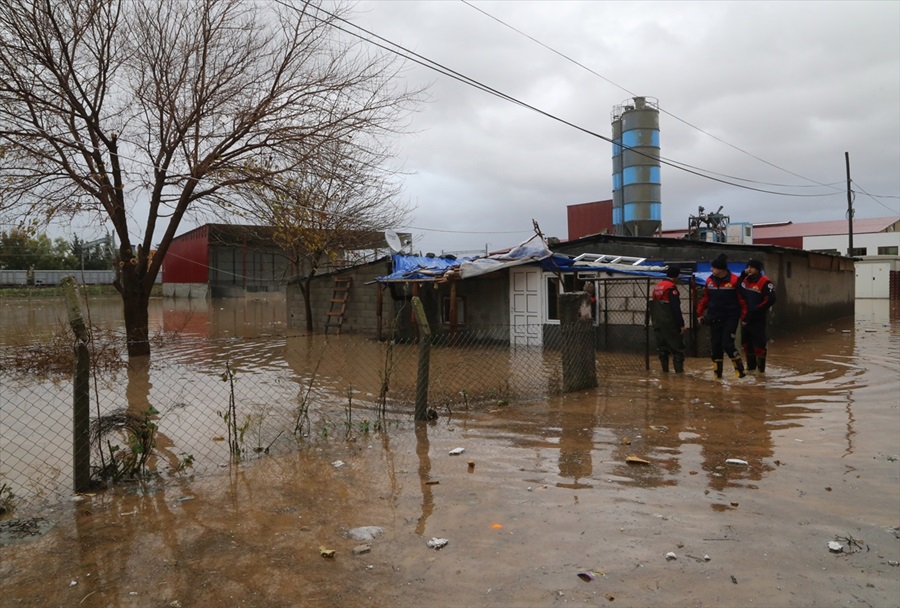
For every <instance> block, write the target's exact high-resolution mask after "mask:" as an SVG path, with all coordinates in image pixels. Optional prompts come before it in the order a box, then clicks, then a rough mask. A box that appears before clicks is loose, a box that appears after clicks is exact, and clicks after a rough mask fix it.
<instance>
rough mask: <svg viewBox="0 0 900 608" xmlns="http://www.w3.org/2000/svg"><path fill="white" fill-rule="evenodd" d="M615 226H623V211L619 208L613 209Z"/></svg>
mask: <svg viewBox="0 0 900 608" xmlns="http://www.w3.org/2000/svg"><path fill="white" fill-rule="evenodd" d="M612 211H613V217H612V219H613V224H614V225H616V226H619V225H621V224H622V209H621V208H619V207H613V210H612Z"/></svg>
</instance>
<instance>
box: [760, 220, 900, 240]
mask: <svg viewBox="0 0 900 608" xmlns="http://www.w3.org/2000/svg"><path fill="white" fill-rule="evenodd" d="M896 222H900V218H898V217H876V218H868V219H859V218H857V219H854V220H853V233H854V234H871V233H876V232H884V231H885V229H886V228H888V227H890V226H891V225H892V224H894V223H896ZM848 230H849V225H848V223H847V220H832V221H828V222H804V223H800V224H779V225H774V226H765V225H757V224H754V225H753V239H754V240H756V239H777V238H784V237H790V236H831V235H835V234H847V232H848Z"/></svg>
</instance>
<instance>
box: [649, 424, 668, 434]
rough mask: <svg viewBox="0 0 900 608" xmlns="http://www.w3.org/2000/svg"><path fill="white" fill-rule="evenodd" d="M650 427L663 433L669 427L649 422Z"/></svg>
mask: <svg viewBox="0 0 900 608" xmlns="http://www.w3.org/2000/svg"><path fill="white" fill-rule="evenodd" d="M650 428H651V429H653V430H654V431H659V432H660V433H665V432H666V431H668V430H669V427H667V426H665V425H662V424H651V425H650Z"/></svg>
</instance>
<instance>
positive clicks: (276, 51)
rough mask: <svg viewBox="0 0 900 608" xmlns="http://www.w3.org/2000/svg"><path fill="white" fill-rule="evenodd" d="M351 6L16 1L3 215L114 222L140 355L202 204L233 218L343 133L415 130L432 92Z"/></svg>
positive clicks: (2, 141)
mask: <svg viewBox="0 0 900 608" xmlns="http://www.w3.org/2000/svg"><path fill="white" fill-rule="evenodd" d="M337 19H340V17H339V16H338V15H337V14H336V13H334V12H332V13H328V12H323V11H321V10H320V9H319V8H318V7H316V6H315V5H313V4H311V3H308V2H303V3H299V4H298V5H297V6H296V7H288V6H287V5H284V4H277V3H276V4H271V5H269V4H265V3H257V2H251V1H244V0H196V1H194V2H186V1H182V0H52V1H51V0H3V8H2V10H0V169H2V171H3V180H2V181H0V221H11V220H14V221H15V222H16V223H18V224H20V225H31V226H35V225H39V224H44V223H47V222H50V221H53V220H59V219H62V218H67V217H71V216H72V215H74V214H78V213H87V214H92V215H93V216H94V217H96V218H97V220H98V221H107V220H109V221H110V222H111V223H112V225H113V228H114V230H115V232H116V235H117V236H118V240H119V243H120V246H119V252H118V253H119V263H118V265H119V268H120V273H119V277H118V278H117V280H116V283H115V285H116V288H117V289H118V290H119V292H120V293H121V295H122V301H123V305H124V316H125V327H126V332H127V340H128V353H129V356H137V355H146V354H149V352H150V345H149V342H148V331H149V328H148V304H149V296H150V292H151V288H152V286H153V284H154V281H155V279H156V276H157V274H158V273H159V270H160V267H161V264H162V262H163V260H164V259H165V256H166V252H167V250H168V248H169V245H170V243H171V241H172V238H173V237H174V236H175V234H176V232H177V231H178V228H179V226H180V225H181V223H182V221H183V220H184V219H185V218H186V217H188V216H189V214H198V215H199V214H210V213H211V214H213V215H214V216H217V217H222V216H223V215H225V216H227V215H228V214H230V213H231V212H232V211H233V210H234V207H233V205H234V203H235V200H236V198H235V196H236V191H238V190H240V189H247V188H256V187H260V188H261V187H263V186H265V185H266V184H271V183H279V182H283V181H285V180H282V179H281V177H280V176H283V175H284V176H291V179H292V178H293V176H295V175H297V173H298V171H299V170H300V168H301V167H303V166H308V165H309V164H310V163H313V164H315V162H316V159H317V157H318V156H319V155H320V154H322V152H323V150H328V149H329V145H331V143H332V142H335V141H338V142H353V143H352V146H353V147H355V148H356V149H358V150H366V148H367V147H369V146H373V145H374V146H376V147H377V145H378V142H379V137H382V136H388V135H391V134H394V133H396V132H398V131H399V130H402V126H403V125H402V121H403V119H404V117H405V116H407V112H408V111H409V110H411V109H412V108H413V107H414V103H415V102H416V101H417V97H418V92H416V91H408V90H405V89H403V88H402V86H401V85H400V84H398V83H399V82H400V81H399V79H398V78H397V76H398V74H399V70H400V69H401V65H400V64H399V63H398V62H397V60H396V59H395V58H393V57H390V56H387V55H377V54H372V51H371V49H369V48H368V47H364V46H362V43H353V42H352V41H351V40H349V39H347V38H346V37H345V38H344V39H341V38H340V37H339V35H338V34H337V32H336V30H335V28H334V25H335V24H336V20H337ZM357 133H366V134H367V136H366V137H355V134H357ZM348 145H349V144H348ZM363 156H365V155H363ZM377 157H378V153H376V154H375V155H374V156H373V158H377ZM301 173H302V172H301ZM160 234H161V236H159V235H160ZM154 242H156V243H157V245H156V253H155V255H153V256H152V259H151V256H150V250H151V247H152V246H153V244H154Z"/></svg>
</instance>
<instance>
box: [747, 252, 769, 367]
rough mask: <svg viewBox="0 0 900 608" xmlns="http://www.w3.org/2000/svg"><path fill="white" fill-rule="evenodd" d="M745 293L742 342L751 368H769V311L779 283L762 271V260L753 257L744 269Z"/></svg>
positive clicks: (748, 365)
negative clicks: (745, 313) (745, 307)
mask: <svg viewBox="0 0 900 608" xmlns="http://www.w3.org/2000/svg"><path fill="white" fill-rule="evenodd" d="M741 295H742V296H743V297H744V301H745V302H746V303H747V316H746V317H745V319H744V323H743V325H742V326H741V343H742V344H741V346H743V348H744V354H745V355H746V356H747V369H748V370H755V369H758V370H759V371H760V372H762V373H764V372H765V371H766V353H767V352H768V351H767V349H766V344H767V343H768V337H767V336H766V312H767V311H768V310H769V309H770V308H772V305H773V304H775V285H774V284H773V283H772V281H770V280H769V278H768V277H767V276H766V275H764V274H763V273H762V262H760V261H759V260H756V259H751V260H750V261H749V262H747V268H746V270H744V272H742V273H741Z"/></svg>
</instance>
